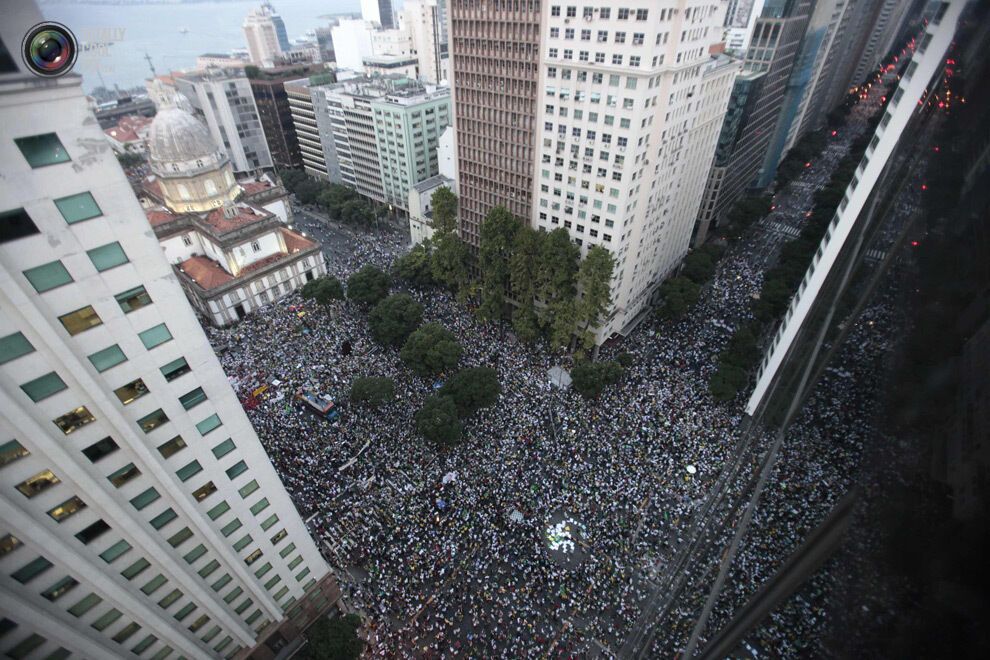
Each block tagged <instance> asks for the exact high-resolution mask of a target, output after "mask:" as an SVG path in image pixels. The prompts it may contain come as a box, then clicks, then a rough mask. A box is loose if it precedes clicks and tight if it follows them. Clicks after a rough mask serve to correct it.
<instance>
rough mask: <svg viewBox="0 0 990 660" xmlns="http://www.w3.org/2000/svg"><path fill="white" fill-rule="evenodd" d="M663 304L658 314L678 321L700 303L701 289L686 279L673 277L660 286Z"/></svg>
mask: <svg viewBox="0 0 990 660" xmlns="http://www.w3.org/2000/svg"><path fill="white" fill-rule="evenodd" d="M659 291H660V295H661V297H662V298H663V303H662V304H661V305H660V308H659V311H658V313H659V314H660V316H661V317H662V318H665V319H670V320H677V319H679V318H681V317H682V316H684V315H685V314H686V313H687V311H688V309H690V308H691V307H692V306H693V305H694V304H695V303H696V302H698V295H699V291H700V289H699V287H698V285H697V284H695V283H694V282H692V281H691V280H689V279H688V278H686V277H672V278H670V279H669V280H666V281H665V282H664V283H663V284H661V285H660V289H659Z"/></svg>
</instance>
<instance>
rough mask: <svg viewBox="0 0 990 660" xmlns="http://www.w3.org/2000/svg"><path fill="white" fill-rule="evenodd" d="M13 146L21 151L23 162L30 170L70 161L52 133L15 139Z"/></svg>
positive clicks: (67, 153)
mask: <svg viewBox="0 0 990 660" xmlns="http://www.w3.org/2000/svg"><path fill="white" fill-rule="evenodd" d="M14 144H16V145H17V148H18V149H20V150H21V154H22V155H23V156H24V160H26V161H27V162H28V165H30V166H31V168H32V169H37V168H39V167H47V166H48V165H57V164H58V163H68V162H69V161H70V160H72V159H71V158H69V152H67V151H66V150H65V147H63V146H62V142H61V141H60V140H59V139H58V136H57V135H55V134H54V133H45V134H43V135H32V136H30V137H22V138H17V139H15V140H14Z"/></svg>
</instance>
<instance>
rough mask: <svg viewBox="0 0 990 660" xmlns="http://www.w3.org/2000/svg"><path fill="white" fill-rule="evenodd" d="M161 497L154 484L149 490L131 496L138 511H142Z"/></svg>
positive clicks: (132, 503)
mask: <svg viewBox="0 0 990 660" xmlns="http://www.w3.org/2000/svg"><path fill="white" fill-rule="evenodd" d="M159 497H161V495H159V494H158V491H157V490H155V488H154V486H152V487H151V488H149V489H148V490H146V491H144V492H143V493H139V494H138V495H136V496H134V497H132V498H131V505H132V506H133V507H134V508H135V509H137V510H138V511H140V510H141V509H143V508H144V507H146V506H148V505H149V504H151V503H152V502H154V501H155V500H157V499H158V498H159Z"/></svg>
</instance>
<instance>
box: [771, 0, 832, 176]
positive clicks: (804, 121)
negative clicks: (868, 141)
mask: <svg viewBox="0 0 990 660" xmlns="http://www.w3.org/2000/svg"><path fill="white" fill-rule="evenodd" d="M848 7H849V3H848V2H847V0H817V2H816V3H815V5H814V9H813V11H812V12H811V16H810V18H809V19H808V25H807V27H806V28H805V33H804V37H802V39H801V47H800V49H799V50H798V53H797V56H796V57H795V59H794V66H793V67H792V69H791V75H790V78H789V79H788V81H787V88H786V91H785V92H784V99H783V101H782V102H781V109H780V118H779V119H778V121H777V126H776V128H775V129H774V135H773V137H772V138H770V143H769V145H768V147H767V154H766V156H765V158H764V162H763V170H762V173H761V177H760V184H764V185H769V183H770V182H771V181H773V179H774V177H775V176H776V174H777V165H778V164H779V163H780V160H781V158H783V156H784V154H785V153H787V151H788V150H789V149H790V148H791V146H793V145H794V143H795V142H797V141H798V139H800V138H801V136H802V135H804V133H805V132H807V129H808V128H809V127H810V125H811V120H812V119H813V118H812V117H811V116H810V115H814V116H816V117H818V118H823V117H824V113H826V112H828V110H831V108H814V107H812V106H811V101H812V99H813V98H814V97H815V90H816V87H817V84H818V81H819V80H822V79H824V78H828V73H827V72H826V71H824V69H827V68H830V67H832V66H834V65H835V63H836V62H837V61H838V57H836V53H835V52H834V51H833V46H840V45H841V44H842V40H841V39H840V40H838V41H836V36H837V35H838V33H839V30H840V27H841V24H842V19H843V16H844V14H845V12H846V10H847V9H848Z"/></svg>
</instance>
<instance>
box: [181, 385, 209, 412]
mask: <svg viewBox="0 0 990 660" xmlns="http://www.w3.org/2000/svg"><path fill="white" fill-rule="evenodd" d="M204 401H206V392H204V391H203V388H202V387H197V388H196V389H194V390H192V391H190V392H186V393H185V394H183V395H182V396H180V397H179V403H181V404H182V407H183V408H185V409H186V410H190V409H192V408H195V407H196V406H198V405H199V404H201V403H203V402H204Z"/></svg>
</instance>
